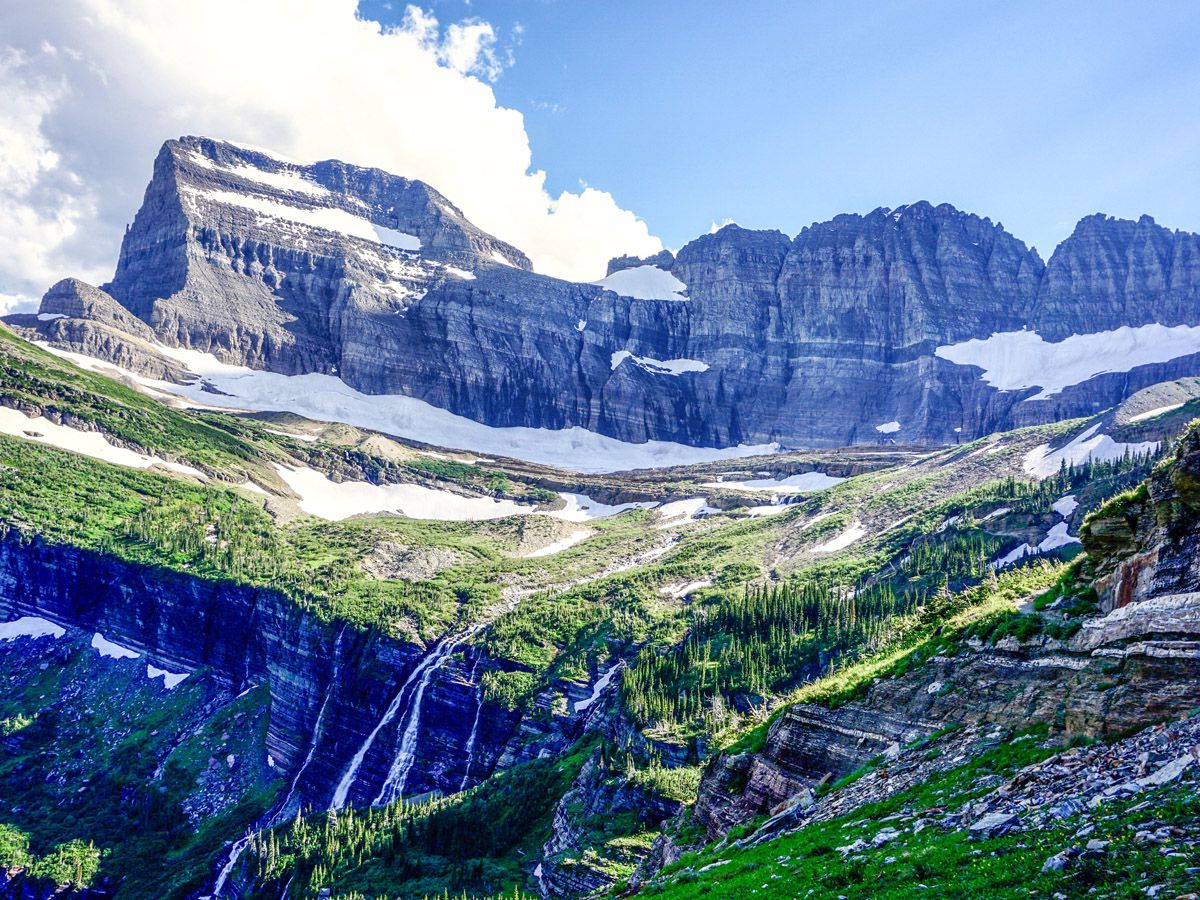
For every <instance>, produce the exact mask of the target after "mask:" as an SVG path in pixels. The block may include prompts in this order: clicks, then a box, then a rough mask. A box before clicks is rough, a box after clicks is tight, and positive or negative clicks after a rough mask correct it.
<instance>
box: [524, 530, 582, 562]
mask: <svg viewBox="0 0 1200 900" xmlns="http://www.w3.org/2000/svg"><path fill="white" fill-rule="evenodd" d="M592 534H594V532H591V531H586V530H585V531H572V532H571V533H570V534H568V535H567V536H566V537H565V538H563V539H562V540H558V541H555V542H554V543H553V544H547V545H546V546H545V547H539V548H538V549H537V550H534V551H533V552H532V553H529V554H527V556H529V557H530V558H533V557H535V556H553V555H554V554H555V553H562V552H563V551H564V550H567V549H569V548H571V547H574V546H575V545H576V544H578V543H580V542H581V541H586V540H587V539H588V538H590V537H591V536H592Z"/></svg>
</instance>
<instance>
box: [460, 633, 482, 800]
mask: <svg viewBox="0 0 1200 900" xmlns="http://www.w3.org/2000/svg"><path fill="white" fill-rule="evenodd" d="M482 659H483V656H482V654H481V655H479V656H477V657H475V665H474V666H472V667H471V684H473V685H475V721H474V722H472V723H471V736H470V737H468V738H467V765H466V768H465V769H464V770H463V778H462V784H460V785H459V786H458V789H459V791H465V790H466V789H467V781H468V780H469V779H470V777H471V763H472V762H473V761H474V759H475V738H476V736H477V735H478V734H479V719H480V717H481V716H482V715H483V685H481V684H480V683H479V682H478V681H476V680H475V675H476V673H478V672H479V663H480V662H481V661H482Z"/></svg>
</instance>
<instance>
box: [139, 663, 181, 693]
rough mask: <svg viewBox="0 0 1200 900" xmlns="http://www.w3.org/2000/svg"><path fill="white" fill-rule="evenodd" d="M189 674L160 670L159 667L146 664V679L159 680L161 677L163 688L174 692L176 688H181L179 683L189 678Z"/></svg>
mask: <svg viewBox="0 0 1200 900" xmlns="http://www.w3.org/2000/svg"><path fill="white" fill-rule="evenodd" d="M189 674H190V673H188V672H168V671H167V670H166V669H160V668H159V667H158V666H152V665H150V664H149V663H146V677H147V678H158V677H159V676H160V675H161V676H162V680H163V687H165V688H166V689H167V690H168V691H173V690H174V689H175V688H177V687H179V683H180V682H181V681H183V679H185V678H187V677H188V675H189Z"/></svg>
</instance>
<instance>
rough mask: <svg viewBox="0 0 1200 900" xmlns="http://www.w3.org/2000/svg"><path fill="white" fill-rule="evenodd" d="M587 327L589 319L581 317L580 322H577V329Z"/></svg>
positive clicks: (581, 329)
mask: <svg viewBox="0 0 1200 900" xmlns="http://www.w3.org/2000/svg"><path fill="white" fill-rule="evenodd" d="M585 328H587V320H586V319H580V320H579V321H578V322H576V323H575V330H576V331H583V330H584V329H585Z"/></svg>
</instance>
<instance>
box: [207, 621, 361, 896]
mask: <svg viewBox="0 0 1200 900" xmlns="http://www.w3.org/2000/svg"><path fill="white" fill-rule="evenodd" d="M345 633H346V626H345V624H343V625H342V628H341V630H340V631H339V632H338V636H337V639H336V640H335V641H334V642H333V673H332V675H331V676H330V679H329V686H328V687H327V688H326V689H325V697H324V699H323V700H322V701H321V708H320V709H319V710H318V711H317V721H316V722H315V723H313V736H312V740H311V741H309V744H308V753H307V754H306V755H305V757H304V762H302V763H301V764H300V767H299V768H298V769H297V770H296V774H295V775H294V776H293V777H292V782H291V784H290V785H288V791H287V794H285V795H284V798H283V802H282V803H280V804H279V805H278V806H276V807H275V808H274V809H273V810H272V811H271V812H269V813H268V814H267V817H266V821H262V820H260V822H259V824H258V825H257V826H256V828H255V829H251V830H250V831H247V832H246V834H245V835H244V836H243V837H241V838H240V839H238V840H236V841H234V842H233V845H232V846H231V847H230V848H229V858H228V859H227V860H226V861H225V865H223V866H222V867H221V871H220V872H218V873H217V880H216V882H214V884H213V892H212V896H213V897H220V896H221V892H222V891H223V890H224V889H225V883H226V882H227V881H228V880H229V876H230V875H232V874H233V869H234V866H236V865H237V862H238V860H239V859H241V856H242V854H243V853H245V852H246V847H247V846H248V845H249V843H250V838H251V836H252V835H253V834H254V831H255V830H262V829H263V828H273V827H274V826H276V825H278V824H279V822H280V820H281V819H282V817H283V814H284V813H285V812H286V811H287V809H288V806H289V805H290V804H291V802H292V799H293V798H294V797H295V796H296V788H297V786H298V785H299V784H300V778H301V776H303V775H304V772H305V770H306V769H307V768H308V765H309V763H311V762H312V759H313V756H314V755H315V754H316V752H317V745H318V744H319V743H320V742H321V735H323V734H324V733H325V711H326V710H327V709H328V708H329V700H330V698H331V697H332V696H333V693H334V691H336V690H337V685H338V679H339V677H340V674H341V662H342V636H343V635H344V634H345Z"/></svg>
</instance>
